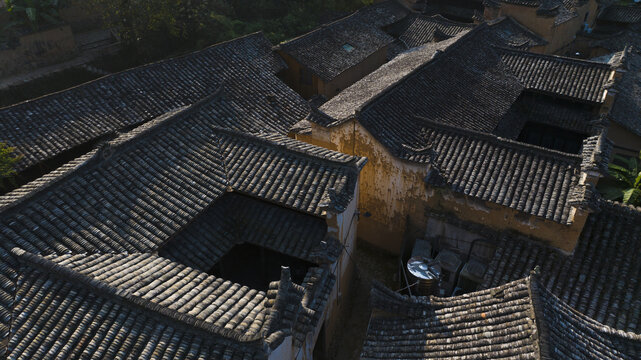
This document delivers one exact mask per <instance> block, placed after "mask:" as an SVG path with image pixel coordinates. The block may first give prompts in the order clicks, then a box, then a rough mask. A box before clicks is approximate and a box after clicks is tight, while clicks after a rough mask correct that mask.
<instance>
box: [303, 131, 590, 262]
mask: <svg viewBox="0 0 641 360" xmlns="http://www.w3.org/2000/svg"><path fill="white" fill-rule="evenodd" d="M312 138H313V143H314V144H316V145H320V146H327V147H330V148H332V149H334V150H338V151H341V152H344V153H348V154H356V155H359V156H366V157H367V158H368V159H369V162H368V164H367V165H366V166H365V168H364V169H363V171H362V172H361V176H360V186H361V188H360V198H359V207H360V212H361V214H363V215H364V214H366V213H369V214H370V216H369V217H366V216H361V220H360V221H359V226H358V236H359V238H361V239H363V240H365V241H367V242H369V243H371V244H373V245H375V246H377V247H379V248H382V249H385V250H387V251H390V252H392V253H395V254H399V253H400V252H401V251H402V250H403V249H402V246H403V239H404V236H405V237H407V238H410V239H413V238H416V237H422V236H423V235H424V232H425V227H426V224H427V217H426V215H425V209H426V208H430V209H432V210H433V211H437V212H444V213H449V214H453V215H454V216H456V217H458V218H459V219H461V220H463V221H469V222H473V223H479V224H483V225H485V226H487V227H489V228H492V229H496V230H504V229H512V230H515V231H518V232H520V233H523V234H525V235H528V236H532V237H535V238H539V239H542V240H543V241H544V242H546V243H548V244H550V245H552V246H556V247H558V248H561V249H563V250H565V251H568V252H570V251H572V249H573V248H574V245H575V244H576V241H577V239H578V237H579V235H580V232H581V230H582V228H583V225H584V223H585V220H586V218H587V214H585V213H582V212H577V213H576V215H575V218H574V223H573V224H572V225H570V226H568V225H564V224H559V223H556V222H553V221H550V220H546V219H544V218H541V217H536V216H531V215H526V214H524V213H521V212H518V211H516V210H513V209H511V208H508V207H505V206H502V205H498V204H495V203H491V202H486V201H481V200H478V199H475V198H469V197H467V196H465V195H461V194H458V193H454V192H451V191H449V190H447V189H438V188H437V189H434V188H428V187H427V186H426V184H425V182H424V178H425V176H426V175H427V169H428V166H427V165H423V164H416V163H410V162H406V161H402V160H399V159H398V158H395V157H394V156H392V155H391V154H390V153H389V151H387V149H386V148H384V147H383V146H382V144H380V143H379V142H378V141H377V140H375V139H374V137H373V136H372V135H371V134H370V133H369V132H368V131H367V130H366V129H365V128H363V127H362V126H361V125H360V124H359V123H358V122H356V121H354V120H351V121H348V122H346V123H344V124H342V125H340V126H337V127H334V128H331V129H329V130H328V129H325V128H322V127H319V126H317V125H313V126H312ZM428 231H429V230H428Z"/></svg>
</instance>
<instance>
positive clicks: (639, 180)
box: [599, 152, 641, 205]
mask: <svg viewBox="0 0 641 360" xmlns="http://www.w3.org/2000/svg"><path fill="white" fill-rule="evenodd" d="M609 170H610V178H609V179H605V181H604V185H603V186H600V187H599V188H600V189H601V192H602V193H603V196H604V197H605V198H606V199H609V200H619V201H623V202H624V203H626V204H632V205H641V152H640V153H639V156H638V158H633V157H625V156H621V155H614V159H613V161H612V163H610V165H609Z"/></svg>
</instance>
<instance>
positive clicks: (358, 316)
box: [329, 242, 398, 360]
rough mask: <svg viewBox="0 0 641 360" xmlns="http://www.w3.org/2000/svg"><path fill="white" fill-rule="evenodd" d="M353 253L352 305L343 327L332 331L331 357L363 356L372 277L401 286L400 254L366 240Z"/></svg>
mask: <svg viewBox="0 0 641 360" xmlns="http://www.w3.org/2000/svg"><path fill="white" fill-rule="evenodd" d="M352 257H353V258H354V259H353V260H354V261H355V263H356V271H355V272H354V279H353V281H352V289H353V290H352V291H351V298H350V299H349V305H348V306H349V310H348V312H349V315H348V317H347V318H346V319H345V322H344V326H343V327H341V331H339V332H337V333H335V334H332V335H331V336H332V339H331V345H330V354H329V355H330V357H329V358H330V359H337V360H352V359H358V358H359V355H360V352H361V346H362V344H363V340H364V339H365V334H366V332H367V325H368V323H369V316H370V308H369V295H370V289H371V283H372V279H376V280H378V281H381V282H383V283H384V284H386V285H387V286H389V287H391V288H393V289H396V288H397V287H398V281H397V280H396V277H397V276H398V275H397V273H398V257H396V256H393V255H390V254H387V253H385V252H382V251H381V250H378V249H375V248H372V247H370V246H368V245H366V244H363V243H362V242H359V244H358V246H357V248H356V252H355V253H354V254H352Z"/></svg>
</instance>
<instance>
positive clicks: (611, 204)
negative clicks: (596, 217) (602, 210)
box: [599, 197, 641, 216]
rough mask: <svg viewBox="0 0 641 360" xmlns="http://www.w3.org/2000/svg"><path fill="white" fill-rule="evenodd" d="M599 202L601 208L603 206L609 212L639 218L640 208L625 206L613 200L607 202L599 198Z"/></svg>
mask: <svg viewBox="0 0 641 360" xmlns="http://www.w3.org/2000/svg"><path fill="white" fill-rule="evenodd" d="M599 201H600V202H601V206H605V207H606V208H607V209H609V210H610V211H617V212H618V211H620V212H624V213H626V214H627V215H632V216H641V206H636V205H632V204H625V203H622V202H619V201H614V200H607V199H605V198H603V197H601V198H599Z"/></svg>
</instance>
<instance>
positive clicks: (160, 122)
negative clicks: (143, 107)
mask: <svg viewBox="0 0 641 360" xmlns="http://www.w3.org/2000/svg"><path fill="white" fill-rule="evenodd" d="M222 92H223V87H222V86H220V87H219V88H218V89H216V91H214V92H213V93H211V94H209V95H207V96H205V97H204V98H202V99H200V100H198V101H197V102H195V103H193V104H191V105H185V106H181V107H178V108H176V109H174V110H171V111H169V112H166V113H164V114H163V115H160V116H158V117H156V118H154V119H152V120H149V121H147V122H145V123H144V124H141V125H139V126H137V127H135V128H133V129H132V130H130V131H128V132H126V133H122V134H121V135H119V136H118V137H116V138H115V139H113V140H111V141H109V142H107V143H106V144H104V145H103V146H102V147H101V149H100V151H101V152H110V156H113V154H114V153H115V152H117V151H122V150H123V149H125V148H127V146H128V145H131V144H133V143H138V142H140V141H141V140H142V139H145V138H148V137H149V136H151V135H153V134H155V133H156V132H158V131H161V130H163V129H165V128H166V127H168V126H170V125H171V124H172V123H174V122H176V121H178V120H177V119H180V118H182V117H184V116H185V115H188V114H191V113H193V112H194V111H195V110H197V109H200V108H201V107H202V106H203V105H205V104H208V103H210V102H212V101H214V100H216V99H219V98H220V96H221V94H222ZM134 140H135V141H134Z"/></svg>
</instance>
